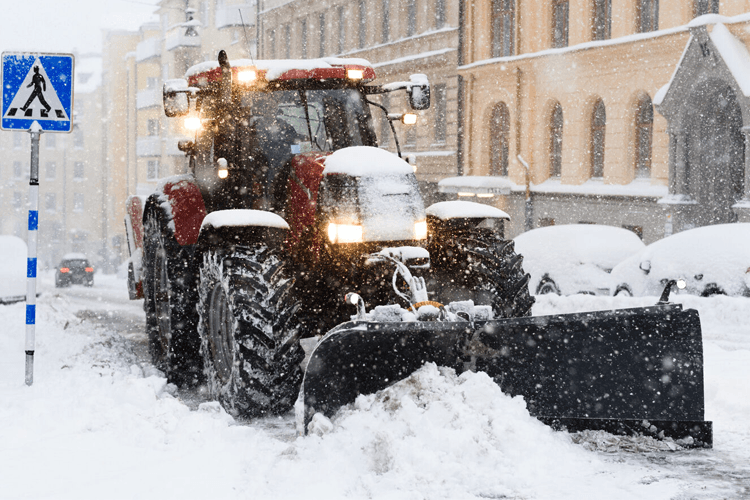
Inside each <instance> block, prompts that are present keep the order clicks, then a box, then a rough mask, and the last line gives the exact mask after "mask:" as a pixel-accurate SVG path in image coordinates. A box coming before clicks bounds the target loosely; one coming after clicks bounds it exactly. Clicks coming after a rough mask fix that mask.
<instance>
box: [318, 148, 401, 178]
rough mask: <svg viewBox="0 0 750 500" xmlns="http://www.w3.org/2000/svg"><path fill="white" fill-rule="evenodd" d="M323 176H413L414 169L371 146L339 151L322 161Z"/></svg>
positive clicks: (399, 159) (390, 154) (389, 153)
mask: <svg viewBox="0 0 750 500" xmlns="http://www.w3.org/2000/svg"><path fill="white" fill-rule="evenodd" d="M324 162H325V169H324V170H323V175H327V174H346V175H351V176H353V177H361V176H376V175H394V174H413V173H414V168H413V167H412V166H411V165H409V164H408V163H407V162H405V161H404V160H402V159H401V158H399V157H398V156H396V155H395V154H393V153H391V152H390V151H386V150H384V149H380V148H374V147H372V146H354V147H350V148H344V149H339V150H338V151H335V152H334V153H333V154H331V155H330V156H327V157H326V158H325V160H324Z"/></svg>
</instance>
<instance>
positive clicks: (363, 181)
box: [323, 146, 426, 242]
mask: <svg viewBox="0 0 750 500" xmlns="http://www.w3.org/2000/svg"><path fill="white" fill-rule="evenodd" d="M324 162H325V168H324V170H323V175H324V177H325V178H326V180H325V182H326V184H327V185H330V186H329V187H332V186H333V185H335V184H341V179H336V178H337V177H340V178H347V179H350V180H349V181H345V182H344V183H343V186H346V187H344V188H343V190H341V191H339V190H334V191H336V192H337V194H336V195H334V196H333V199H332V200H330V201H324V205H326V206H330V207H332V208H331V210H332V212H333V213H334V215H333V218H334V219H335V220H334V221H333V222H339V221H340V222H344V221H345V219H346V216H344V214H345V213H350V212H351V210H350V211H349V212H348V211H347V210H346V209H345V206H346V204H347V203H348V204H351V207H352V210H353V207H355V206H356V207H357V208H356V212H357V214H358V215H357V218H358V219H359V220H358V222H357V224H361V228H362V236H363V241H365V242H376V241H406V240H415V239H417V240H419V239H424V238H426V223H425V211H424V202H423V201H422V197H421V195H420V194H419V187H418V185H417V178H416V176H415V175H414V169H413V168H412V166H411V165H409V164H408V163H406V162H405V161H404V160H402V159H401V158H399V157H398V156H396V155H395V154H393V153H390V152H388V151H385V150H383V149H379V148H375V147H370V146H355V147H350V148H344V149H340V150H338V151H336V152H334V153H333V154H331V155H330V156H328V157H326V158H325V160H324ZM327 189H328V188H327ZM342 203H343V204H342ZM333 207H335V208H333ZM350 215H353V213H350ZM420 228H424V230H421V229H420Z"/></svg>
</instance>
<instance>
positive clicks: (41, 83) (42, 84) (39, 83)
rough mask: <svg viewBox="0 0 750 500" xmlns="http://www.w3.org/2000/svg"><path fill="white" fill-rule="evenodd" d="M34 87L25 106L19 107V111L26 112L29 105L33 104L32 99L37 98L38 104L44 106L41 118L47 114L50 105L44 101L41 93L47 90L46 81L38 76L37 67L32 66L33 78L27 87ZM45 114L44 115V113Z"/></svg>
mask: <svg viewBox="0 0 750 500" xmlns="http://www.w3.org/2000/svg"><path fill="white" fill-rule="evenodd" d="M32 85H33V86H34V92H32V93H31V95H30V96H29V100H28V101H26V104H24V105H23V106H21V110H23V111H24V112H26V110H27V109H28V108H29V104H31V103H32V102H34V98H39V102H41V103H42V106H44V111H42V113H44V114H43V115H42V116H46V114H47V113H49V110H50V105H49V104H47V101H45V100H44V94H43V93H42V92H43V91H45V90H47V80H45V79H44V77H43V76H42V75H40V74H39V66H34V76H33V77H32V78H31V83H30V84H29V85H28V87H31V86H32ZM45 112H46V113H45Z"/></svg>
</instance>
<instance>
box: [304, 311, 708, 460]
mask: <svg viewBox="0 0 750 500" xmlns="http://www.w3.org/2000/svg"><path fill="white" fill-rule="evenodd" d="M426 362H434V363H437V364H438V365H441V366H448V367H451V368H454V369H456V370H457V371H458V372H461V371H464V370H465V369H466V368H472V369H476V370H481V371H485V372H487V373H488V374H489V375H490V376H491V377H492V378H493V379H494V380H495V382H496V383H497V384H498V385H499V386H500V387H501V388H502V390H503V391H504V392H505V393H507V394H510V395H512V396H515V395H522V396H523V397H524V399H525V401H526V403H527V408H528V410H529V412H530V414H531V415H533V416H535V417H537V418H538V419H540V420H541V421H543V422H545V423H546V424H548V425H551V426H552V427H554V428H556V429H566V430H568V431H571V432H576V431H580V430H587V429H588V430H605V431H608V432H611V433H613V434H630V435H648V436H653V437H655V438H664V437H668V438H672V439H675V440H680V441H679V443H680V444H681V445H683V446H685V447H710V446H711V445H712V441H713V434H712V426H711V422H706V421H704V398H703V343H702V338H701V328H700V320H699V317H698V312H697V311H695V310H692V309H689V310H685V311H683V310H682V306H680V305H674V304H669V305H660V306H654V307H646V308H635V309H623V310H615V311H597V312H591V313H579V314H565V315H553V316H536V317H524V318H514V319H502V320H492V321H477V322H475V323H469V322H413V323H396V322H394V323H377V322H349V323H344V324H342V325H339V326H338V327H336V328H335V329H333V330H331V332H329V333H328V334H327V335H326V337H325V338H324V339H323V340H322V341H321V342H320V343H319V344H318V346H317V347H316V348H315V351H314V352H313V354H312V356H311V358H310V362H309V364H308V367H307V370H306V372H305V379H304V383H303V387H302V392H303V398H304V425H305V429H306V428H307V424H308V423H309V421H310V420H311V418H312V416H313V415H314V414H315V413H317V412H320V413H323V414H324V415H326V416H328V417H331V416H333V414H334V413H335V412H336V410H337V409H338V408H339V407H341V406H343V405H345V404H348V403H351V402H353V401H354V400H355V398H356V397H357V395H358V394H370V393H374V392H377V391H378V390H381V389H384V388H386V387H388V386H389V385H391V384H392V383H394V382H396V381H398V380H401V379H403V378H405V377H407V376H408V375H410V374H411V373H412V372H413V371H415V370H417V369H418V368H420V367H421V366H422V365H423V364H424V363H426Z"/></svg>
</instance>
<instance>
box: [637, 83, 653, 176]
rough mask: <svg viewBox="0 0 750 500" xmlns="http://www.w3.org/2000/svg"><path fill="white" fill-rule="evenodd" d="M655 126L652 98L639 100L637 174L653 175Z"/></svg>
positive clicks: (645, 97)
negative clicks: (653, 135)
mask: <svg viewBox="0 0 750 500" xmlns="http://www.w3.org/2000/svg"><path fill="white" fill-rule="evenodd" d="M653 128H654V107H653V106H652V104H651V98H650V97H649V96H647V95H644V96H643V97H641V98H640V99H639V100H638V108H637V109H636V114H635V136H636V137H635V141H636V147H635V176H636V177H651V137H652V133H653Z"/></svg>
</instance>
